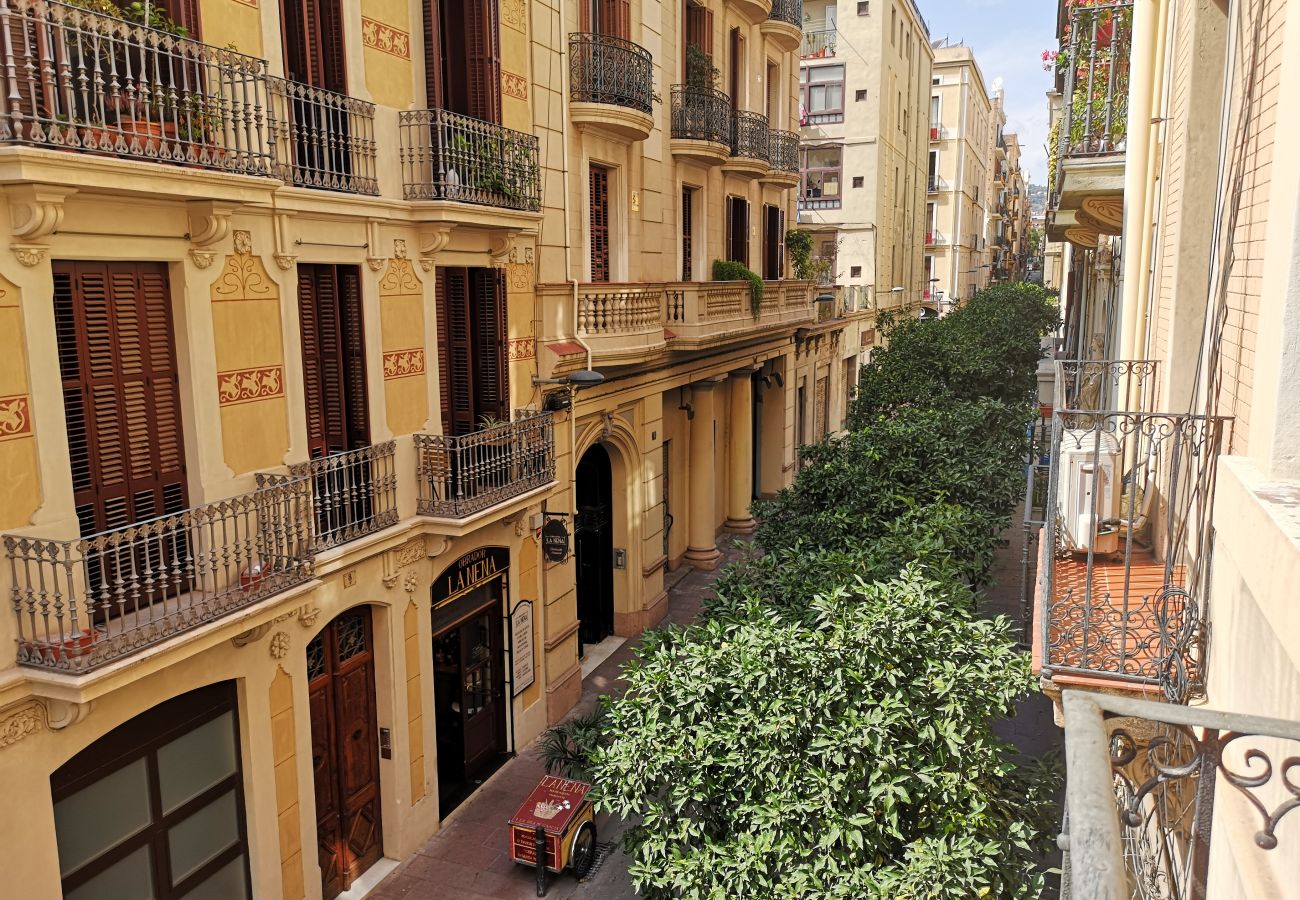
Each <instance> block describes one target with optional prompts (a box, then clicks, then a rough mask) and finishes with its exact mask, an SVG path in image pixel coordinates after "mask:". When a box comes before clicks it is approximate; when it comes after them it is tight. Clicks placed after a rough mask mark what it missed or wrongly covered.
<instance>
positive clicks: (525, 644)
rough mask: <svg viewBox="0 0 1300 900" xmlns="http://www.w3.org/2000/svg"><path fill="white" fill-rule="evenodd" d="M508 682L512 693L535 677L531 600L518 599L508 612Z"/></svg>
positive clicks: (520, 689)
mask: <svg viewBox="0 0 1300 900" xmlns="http://www.w3.org/2000/svg"><path fill="white" fill-rule="evenodd" d="M510 664H511V666H512V668H513V671H512V672H511V673H510V684H511V687H512V688H513V695H514V696H516V697H517V696H518V695H519V692H520V691H522V690H523V689H524V688H526V687H528V686H529V685H530V684H532V683H533V680H534V678H536V668H535V660H534V659H533V601H531V600H520V601H519V602H518V603H516V604H515V608H514V610H513V611H512V612H511V613H510Z"/></svg>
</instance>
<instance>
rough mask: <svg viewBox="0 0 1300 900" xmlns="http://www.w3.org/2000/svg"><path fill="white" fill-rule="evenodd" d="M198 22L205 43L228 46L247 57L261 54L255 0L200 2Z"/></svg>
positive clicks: (258, 14)
mask: <svg viewBox="0 0 1300 900" xmlns="http://www.w3.org/2000/svg"><path fill="white" fill-rule="evenodd" d="M199 20H200V21H199V29H200V31H201V32H202V34H201V35H200V37H202V38H203V42H204V43H205V44H212V45H214V46H217V47H230V48H231V49H234V50H238V51H239V52H240V53H247V54H248V55H249V56H264V55H265V54H264V53H263V52H262V50H263V48H262V14H261V12H260V11H259V10H258V0H201V2H200V4H199ZM279 52H280V50H279V48H278V47H276V48H274V52H273V54H272V55H277V56H278V55H279Z"/></svg>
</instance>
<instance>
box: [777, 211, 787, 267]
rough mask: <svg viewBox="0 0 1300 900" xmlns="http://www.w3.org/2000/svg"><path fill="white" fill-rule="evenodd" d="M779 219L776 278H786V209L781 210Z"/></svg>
mask: <svg viewBox="0 0 1300 900" xmlns="http://www.w3.org/2000/svg"><path fill="white" fill-rule="evenodd" d="M778 218H779V224H778V225H777V240H778V241H779V242H780V244H779V246H780V251H779V253H778V254H777V261H776V272H777V274H776V277H777V278H784V277H785V209H784V208H783V209H782V210H781V215H780V216H779V217H778Z"/></svg>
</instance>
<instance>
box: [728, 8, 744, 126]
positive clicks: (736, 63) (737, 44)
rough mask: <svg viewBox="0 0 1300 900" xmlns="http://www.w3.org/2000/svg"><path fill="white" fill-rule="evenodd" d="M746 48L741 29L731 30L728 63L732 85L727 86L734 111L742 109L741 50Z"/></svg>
mask: <svg viewBox="0 0 1300 900" xmlns="http://www.w3.org/2000/svg"><path fill="white" fill-rule="evenodd" d="M744 46H745V42H744V41H743V40H742V39H741V37H740V29H739V28H733V29H731V46H730V47H729V48H728V51H727V52H728V55H729V56H730V57H731V58H730V59H729V60H728V63H729V64H730V66H729V67H730V70H731V77H730V83H729V84H728V86H727V93H729V94H731V108H732V109H739V108H740V106H739V104H740V87H741V85H740V79H741V70H742V65H741V61H742V56H741V54H742V52H743V51H742V49H741V48H742V47H744Z"/></svg>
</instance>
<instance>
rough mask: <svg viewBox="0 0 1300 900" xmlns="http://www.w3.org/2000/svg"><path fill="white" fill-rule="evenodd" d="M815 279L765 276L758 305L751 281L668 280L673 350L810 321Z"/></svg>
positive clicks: (715, 343)
mask: <svg viewBox="0 0 1300 900" xmlns="http://www.w3.org/2000/svg"><path fill="white" fill-rule="evenodd" d="M812 289H813V284H812V282H808V281H765V282H763V298H762V300H761V301H760V303H759V305H758V309H757V310H755V309H754V307H753V303H752V298H751V295H750V287H749V282H740V281H690V282H677V283H675V284H668V285H665V290H666V293H667V308H668V325H667V327H668V331H669V332H670V334H669V349H671V350H699V349H703V348H706V347H711V346H715V345H717V344H722V343H726V342H727V341H733V340H736V339H738V338H744V337H747V336H756V335H758V334H763V333H770V332H771V331H772V329H774V328H780V327H783V326H787V325H796V324H801V323H805V322H809V321H811V320H812V318H813V315H814V310H813V303H812V293H813V292H812Z"/></svg>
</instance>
